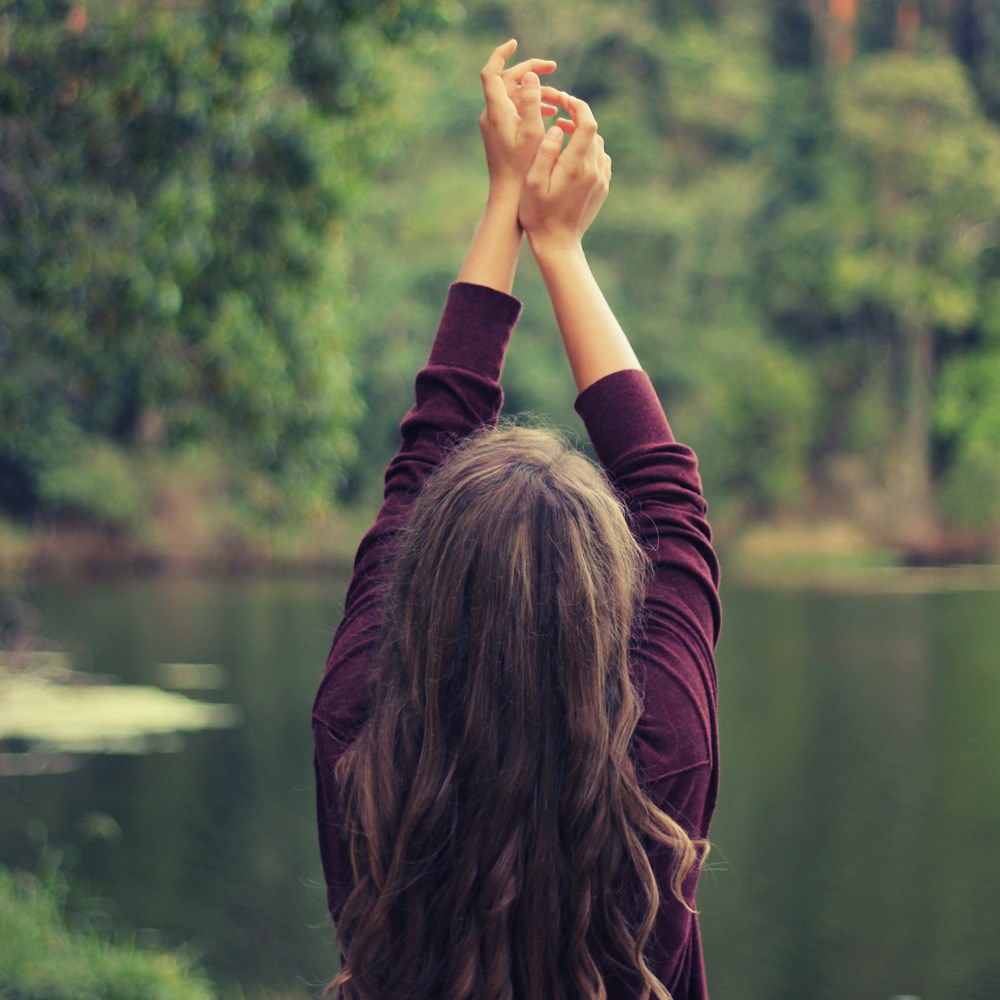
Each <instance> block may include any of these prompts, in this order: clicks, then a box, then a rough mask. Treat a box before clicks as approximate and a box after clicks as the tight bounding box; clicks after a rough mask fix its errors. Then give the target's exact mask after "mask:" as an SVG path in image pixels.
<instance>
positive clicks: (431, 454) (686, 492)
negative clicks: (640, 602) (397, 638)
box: [313, 283, 719, 1000]
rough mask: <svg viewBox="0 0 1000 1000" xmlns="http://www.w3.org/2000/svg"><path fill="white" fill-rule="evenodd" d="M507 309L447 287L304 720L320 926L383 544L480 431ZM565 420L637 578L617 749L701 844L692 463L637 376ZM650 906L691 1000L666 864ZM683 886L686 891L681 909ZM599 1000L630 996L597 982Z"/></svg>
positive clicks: (511, 307)
mask: <svg viewBox="0 0 1000 1000" xmlns="http://www.w3.org/2000/svg"><path fill="white" fill-rule="evenodd" d="M520 308H521V307H520V303H519V302H518V301H517V300H516V299H513V298H511V297H510V296H508V295H504V294H502V293H501V292H497V291H493V290H492V289H488V288H483V287H481V286H478V285H469V284H462V283H459V284H456V285H453V286H452V288H451V291H450V294H449V296H448V302H447V305H446V306H445V310H444V314H443V316H442V318H441V324H440V326H439V327H438V331H437V336H436V338H435V340H434V347H433V349H432V351H431V356H430V361H429V362H428V365H427V367H426V368H424V369H423V370H422V371H421V372H420V373H419V374H418V375H417V380H416V405H415V406H414V407H413V408H412V409H411V410H410V412H409V413H408V414H407V416H406V418H405V419H404V421H403V424H402V428H401V430H402V438H403V443H402V447H401V448H400V451H399V453H398V454H397V455H396V457H395V458H394V459H393V460H392V462H391V463H390V464H389V468H388V470H387V472H386V477H385V484H386V485H385V501H384V503H383V505H382V508H381V510H380V511H379V513H378V517H377V518H376V520H375V524H374V526H373V527H372V528H371V530H370V531H369V532H368V533H367V534H366V535H365V537H364V539H363V540H362V542H361V546H360V548H359V549H358V553H357V557H356V559H355V563H354V574H353V577H352V579H351V583H350V586H349V588H348V591H347V598H346V603H345V607H344V617H343V620H342V621H341V624H340V627H339V628H338V629H337V633H336V635H335V637H334V640H333V646H332V648H331V650H330V656H329V658H328V660H327V664H326V672H325V674H324V676H323V681H322V683H321V685H320V688H319V693H318V694H317V697H316V703H315V706H314V708H313V731H314V735H315V741H316V775H317V796H318V809H319V835H320V850H321V854H322V859H323V868H324V871H325V874H326V882H327V899H328V903H329V907H330V912H331V914H332V916H333V919H334V921H335V922H336V920H337V919H338V917H339V916H340V912H341V909H342V908H343V905H344V903H345V902H346V899H347V896H348V894H349V892H350V889H351V866H350V859H349V856H348V852H347V842H346V838H345V836H344V832H343V829H342V819H341V813H340V808H339V803H338V793H337V788H336V785H335V782H334V779H333V769H334V767H335V766H336V763H337V761H338V760H339V759H340V757H341V756H342V755H343V754H344V752H345V751H346V750H347V748H348V747H349V746H350V745H351V743H352V741H353V740H354V739H355V738H356V737H357V736H358V734H359V732H360V730H361V728H362V727H363V726H364V724H365V720H366V718H367V713H368V704H367V697H368V685H367V680H368V675H369V671H370V668H371V664H372V662H373V652H374V649H375V645H376V643H377V641H378V632H379V625H380V621H381V606H380V600H381V598H380V595H381V592H382V588H383V586H384V584H385V582H386V579H387V577H388V576H389V574H390V573H391V570H392V562H393V556H394V553H395V548H396V539H397V537H398V532H399V530H400V529H401V528H402V527H403V526H404V525H405V523H406V520H407V517H408V514H409V510H410V505H411V504H412V503H413V500H414V498H415V496H416V495H417V493H418V492H419V491H420V488H421V486H422V485H423V483H424V481H425V480H426V479H427V477H428V476H429V475H430V473H432V472H433V471H434V469H435V467H436V466H437V465H438V464H439V463H440V462H441V460H442V458H443V456H444V454H445V453H446V450H447V448H448V446H449V444H453V443H454V441H455V440H456V439H458V438H462V437H465V436H467V435H469V434H471V433H472V432H473V431H475V430H477V429H478V428H480V427H482V426H484V425H489V426H492V425H495V424H496V422H497V418H498V416H499V413H500V407H501V404H502V401H503V394H502V392H501V389H500V382H499V379H500V372H501V369H502V367H503V360H504V355H505V352H506V348H507V343H508V341H509V339H510V335H511V332H512V330H513V328H514V325H515V323H516V322H517V318H518V316H519V314H520ZM576 409H577V412H578V413H579V414H580V416H581V417H582V418H583V421H584V423H585V425H586V427H587V431H588V433H589V434H590V439H591V441H592V443H593V445H594V449H595V451H596V453H597V456H598V458H599V459H600V461H601V463H602V465H603V466H604V469H605V471H606V472H607V474H608V476H609V477H610V479H611V481H612V483H613V484H614V485H615V487H616V489H617V490H618V491H619V493H620V494H621V496H622V497H623V499H624V500H625V502H626V504H627V505H628V507H629V509H630V511H631V512H632V520H633V530H634V531H635V533H636V536H637V538H638V539H639V542H640V543H641V544H642V546H643V547H644V548H645V550H646V552H647V553H648V554H649V557H650V559H651V562H652V566H653V572H652V574H651V576H650V578H649V582H648V587H647V592H646V597H645V605H644V609H645V614H644V618H643V622H642V630H641V639H640V642H639V644H638V648H637V651H636V653H635V655H634V658H633V662H632V670H633V680H634V683H635V685H636V688H637V690H638V691H639V693H640V694H641V696H642V701H643V714H642V718H641V720H640V722H639V725H638V727H637V729H636V732H635V737H634V739H633V752H634V757H635V761H636V764H637V768H638V772H639V775H640V778H641V779H642V781H643V782H644V786H645V788H646V790H647V793H648V794H649V795H650V797H651V798H652V799H653V801H655V802H656V803H657V805H659V806H660V807H661V808H662V809H664V810H665V811H666V812H668V813H669V814H670V815H671V816H673V817H674V818H675V819H676V820H677V821H678V822H679V823H680V824H681V825H682V826H683V827H684V828H685V829H686V830H687V831H688V832H689V833H690V834H691V835H692V836H694V837H706V836H707V835H708V826H709V820H710V818H711V815H712V811H713V809H714V807H715V799H716V790H717V785H718V754H717V747H718V744H717V739H716V674H715V664H714V659H713V654H712V651H713V649H714V646H715V641H716V639H717V637H718V630H719V602H718V590H717V584H718V564H717V562H716V558H715V554H714V552H713V550H712V546H711V534H710V531H709V527H708V523H707V522H706V520H705V503H704V500H703V499H702V495H701V488H700V481H699V478H698V472H697V465H696V461H695V456H694V453H693V452H692V451H691V450H690V449H689V448H686V447H684V446H683V445H680V444H677V443H676V442H675V441H674V438H673V435H672V433H671V431H670V427H669V425H668V424H667V420H666V417H665V416H664V414H663V410H662V408H661V406H660V403H659V401H658V400H657V398H656V395H655V393H654V391H653V388H652V385H651V384H650V382H649V379H648V377H647V376H646V375H645V373H643V372H640V371H620V372H616V373H615V374H613V375H608V376H607V377H606V378H603V379H601V380H600V381H598V382H596V383H595V384H594V385H592V386H590V387H589V388H588V389H586V390H585V391H584V392H583V393H581V394H580V396H579V398H578V399H577V402H576ZM651 861H652V863H653V867H654V871H655V872H656V876H657V879H658V881H659V883H660V890H661V895H662V899H663V902H662V905H661V908H660V913H659V916H658V919H657V922H656V926H655V929H654V932H653V935H652V937H651V938H650V942H649V947H648V960H649V962H650V965H651V967H652V969H653V971H654V972H655V973H656V975H657V976H658V977H659V978H660V980H661V981H662V982H663V983H664V984H665V985H666V986H667V988H668V989H669V990H670V993H671V995H672V996H673V997H674V1000H705V998H707V996H708V992H707V989H706V986H705V972H704V963H703V960H702V952H701V941H700V936H699V932H698V921H697V918H696V917H695V916H692V915H691V913H689V912H688V910H686V909H685V908H684V907H683V906H681V905H680V904H679V903H678V902H677V900H676V899H675V898H674V897H673V896H672V894H671V892H670V888H669V867H670V857H669V854H665V853H664V852H662V851H661V852H659V853H658V854H654V855H653V856H652V858H651ZM695 882H696V879H695V878H692V879H691V880H690V882H689V885H688V887H687V890H688V892H689V894H690V897H689V898H690V901H692V902H693V899H694V890H695ZM608 987H609V990H608V993H609V998H610V1000H627V998H628V1000H630V998H632V997H634V996H635V995H636V991H635V989H634V986H631V987H630V986H629V985H627V984H625V983H624V982H617V981H614V980H612V979H611V978H610V977H609V979H608Z"/></svg>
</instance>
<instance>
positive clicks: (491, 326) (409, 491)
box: [313, 283, 521, 742]
mask: <svg viewBox="0 0 1000 1000" xmlns="http://www.w3.org/2000/svg"><path fill="white" fill-rule="evenodd" d="M520 310H521V305H520V303H519V302H518V301H517V300H516V299H514V298H511V297H510V296H509V295H504V294H503V293H502V292H497V291H494V290H493V289H490V288H485V287H483V286H480V285H470V284H464V283H457V284H455V285H452V287H451V290H450V292H449V294H448V301H447V303H446V305H445V308H444V312H443V314H442V316H441V322H440V324H439V326H438V330H437V334H436V336H435V338H434V345H433V347H432V349H431V355H430V360H429V361H428V363H427V366H426V367H424V368H423V369H421V371H420V372H419V373H418V374H417V377H416V386H415V390H416V402H415V404H414V406H413V407H412V408H411V409H410V411H409V412H408V413H407V414H406V417H405V418H404V419H403V422H402V425H401V427H400V432H401V436H402V444H401V446H400V449H399V452H398V453H397V454H396V456H395V458H393V460H392V461H391V462H390V463H389V467H388V469H387V470H386V474H385V495H384V500H383V503H382V506H381V509H380V510H379V512H378V515H377V516H376V518H375V523H374V524H373V525H372V527H371V529H370V530H369V531H368V532H367V534H366V535H365V536H364V538H363V539H362V540H361V544H360V546H359V548H358V552H357V555H356V556H355V560H354V571H353V574H352V577H351V582H350V585H349V586H348V590H347V597H346V599H345V602H344V615H343V618H342V620H341V623H340V627H339V628H338V629H337V633H336V635H335V636H334V640H333V645H332V647H331V649H330V655H329V657H328V659H327V664H326V671H325V674H324V677H323V682H322V685H321V687H320V690H319V694H318V696H317V699H316V703H315V706H314V710H313V718H314V720H315V721H316V722H317V723H320V724H321V725H323V726H325V727H327V728H328V729H329V730H331V732H332V733H333V734H334V736H336V737H338V738H339V739H340V740H341V741H347V742H349V741H350V740H351V739H353V737H354V736H355V735H356V733H357V731H358V729H359V727H360V726H361V725H362V724H363V722H364V719H365V717H366V712H367V706H366V704H365V699H366V690H367V676H368V671H369V668H370V666H371V654H372V652H373V648H374V643H375V641H376V637H377V633H378V629H379V625H380V623H381V599H382V593H383V590H384V587H385V584H386V582H387V580H388V577H389V574H390V573H391V568H392V561H393V557H394V555H395V552H396V543H397V539H398V538H399V534H400V531H401V530H402V529H403V528H404V527H405V526H406V522H407V520H408V517H409V512H410V508H411V506H412V504H413V501H414V500H415V499H416V497H417V495H418V493H419V492H420V489H421V487H422V486H423V484H424V482H425V481H426V479H427V477H428V476H429V475H430V474H431V473H432V472H433V471H434V470H435V469H436V468H437V466H438V465H439V464H440V463H441V461H442V460H443V458H444V457H445V456H446V455H447V454H448V452H449V450H450V449H451V448H453V447H454V445H455V444H456V443H458V442H459V441H461V440H462V439H463V438H465V437H467V436H468V435H470V434H473V433H475V432H476V431H477V430H479V429H480V428H481V427H484V426H494V425H495V424H496V422H497V418H498V416H499V413H500V408H501V406H502V403H503V393H502V391H501V389H500V381H499V380H500V373H501V370H502V368H503V361H504V355H505V353H506V349H507V344H508V342H509V340H510V335H511V332H512V331H513V328H514V325H515V323H516V322H517V319H518V316H519V315H520Z"/></svg>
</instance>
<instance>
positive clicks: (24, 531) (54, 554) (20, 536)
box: [0, 508, 373, 584]
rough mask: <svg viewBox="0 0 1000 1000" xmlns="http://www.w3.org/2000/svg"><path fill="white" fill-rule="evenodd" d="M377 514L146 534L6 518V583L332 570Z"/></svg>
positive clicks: (179, 527) (343, 562)
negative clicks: (115, 577)
mask: <svg viewBox="0 0 1000 1000" xmlns="http://www.w3.org/2000/svg"><path fill="white" fill-rule="evenodd" d="M372 516H373V512H372V511H370V510H368V509H360V508H359V509H352V510H346V511H336V512H332V511H331V512H325V513H323V514H321V515H317V516H313V517H311V518H309V519H307V520H306V521H305V522H304V523H299V524H279V525H271V526H269V525H266V524H264V523H255V522H253V521H252V520H250V519H244V520H243V521H242V522H237V521H235V520H234V519H213V518H210V517H200V518H198V519H189V520H181V521H178V520H176V519H172V520H169V521H168V520H154V521H152V522H150V523H148V524H146V525H145V526H144V527H143V529H142V530H140V531H134V530H130V529H126V528H122V527H120V526H104V525H99V524H94V523H92V522H88V521H86V520H82V519H77V518H51V519H47V520H40V521H38V522H36V523H34V524H32V525H30V526H26V525H22V524H17V523H15V522H13V521H10V520H5V519H2V518H0V584H10V583H12V582H14V581H20V580H36V579H70V580H76V579H87V578H92V577H111V576H122V575H164V574H168V575H193V576H232V575H242V574H246V573H265V572H267V573H282V572H295V573H315V572H328V571H330V570H336V569H342V568H343V567H345V566H349V565H350V563H351V561H352V559H353V558H354V550H355V548H356V547H357V543H358V540H359V539H360V537H361V535H362V533H363V532H364V531H365V529H366V528H367V527H368V525H369V524H370V522H371V518H372Z"/></svg>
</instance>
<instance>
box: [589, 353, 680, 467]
mask: <svg viewBox="0 0 1000 1000" xmlns="http://www.w3.org/2000/svg"><path fill="white" fill-rule="evenodd" d="M575 408H576V412H577V413H578V414H579V415H580V417H581V418H582V419H583V423H584V425H585V426H586V428H587V433H588V434H589V435H590V441H591V443H592V444H593V446H594V451H595V452H596V453H597V457H598V458H599V459H600V460H601V463H602V464H603V465H610V464H611V463H613V462H614V461H615V460H616V459H618V458H620V457H621V456H622V455H624V454H626V453H627V452H629V451H631V450H632V449H634V448H636V447H642V446H644V445H652V444H672V443H673V442H674V435H673V432H672V431H671V430H670V424H669V423H667V418H666V416H665V415H664V413H663V407H662V406H661V405H660V400H659V399H658V398H657V395H656V390H654V389H653V383H652V382H650V381H649V376H648V375H647V374H646V373H645V372H644V371H642V370H641V369H638V368H626V369H624V370H622V371H618V372H613V373H612V374H610V375H605V376H604V378H602V379H598V380H597V381H596V382H594V384H593V385H590V386H588V387H587V388H586V389H584V390H583V392H581V393H580V395H579V396H577V399H576V404H575Z"/></svg>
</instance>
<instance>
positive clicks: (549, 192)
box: [458, 39, 640, 392]
mask: <svg viewBox="0 0 1000 1000" xmlns="http://www.w3.org/2000/svg"><path fill="white" fill-rule="evenodd" d="M516 48H517V42H516V41H515V40H513V39H511V40H510V41H509V42H505V43H504V44H503V45H500V46H498V47H497V48H496V49H495V50H494V51H493V53H492V54H491V55H490V58H489V59H488V60H487V62H486V65H485V66H483V69H482V72H481V74H480V75H481V79H482V84H483V94H484V96H485V98H486V107H485V108H484V110H483V113H482V115H481V116H480V120H479V127H480V132H481V133H482V137H483V145H484V147H485V150H486V164H487V169H488V171H489V177H490V193H489V198H488V200H487V203H486V209H485V210H484V212H483V216H482V218H481V219H480V222H479V226H478V227H477V229H476V234H475V236H474V237H473V240H472V244H471V246H470V247H469V250H468V252H467V254H466V257H465V261H464V262H463V264H462V268H461V270H460V271H459V274H458V280H459V281H467V282H471V283H474V284H480V285H486V286H487V287H490V288H495V289H497V290H498V291H502V292H507V293H510V291H511V289H512V288H513V283H514V272H515V270H516V268H517V258H518V254H519V251H520V246H521V238H522V235H523V234H524V233H527V236H528V241H529V243H530V244H531V249H532V252H533V253H534V255H535V260H536V261H537V263H538V267H539V270H540V271H541V274H542V278H543V279H544V281H545V285H546V288H547V289H548V292H549V298H550V299H551V301H552V307H553V310H554V312H555V316H556V322H557V323H558V325H559V330H560V333H561V335H562V339H563V344H564V346H565V349H566V354H567V357H568V358H569V362H570V367H571V368H572V370H573V377H574V379H575V381H576V385H577V389H578V390H579V391H581V392H582V391H583V390H584V389H586V388H587V387H588V386H590V385H593V383H594V382H596V381H598V380H599V379H601V378H604V377H605V376H606V375H610V374H612V373H613V372H616V371H622V370H624V369H637V368H639V367H640V365H639V361H638V359H637V358H636V356H635V352H634V351H633V350H632V346H631V344H630V343H629V341H628V337H627V336H626V335H625V332H624V331H623V330H622V328H621V325H620V324H619V323H618V320H617V319H616V318H615V315H614V313H613V312H612V310H611V307H610V306H609V305H608V302H607V300H606V299H605V297H604V294H603V292H602V291H601V289H600V287H599V286H598V284H597V281H596V279H595V278H594V275H593V272H592V271H591V269H590V265H589V263H588V262H587V257H586V255H585V253H584V251H583V236H584V234H585V233H586V232H587V230H588V229H589V227H590V225H591V223H592V222H593V221H594V219H595V218H596V217H597V214H598V212H599V211H600V209H601V206H602V205H603V204H604V200H605V198H607V195H608V188H609V185H610V182H611V157H610V156H608V155H607V153H606V152H605V151H604V139H603V138H602V137H601V135H600V133H599V132H598V127H597V121H596V119H595V118H594V115H593V112H592V111H591V109H590V107H589V105H587V103H586V102H585V101H582V100H580V99H579V98H576V97H571V96H570V95H569V94H566V93H565V92H563V91H559V90H556V89H555V88H553V87H548V86H542V85H541V81H540V79H539V77H540V76H541V75H545V74H547V73H551V72H553V70H555V68H556V64H555V62H553V61H552V60H550V59H528V60H525V61H524V62H521V63H518V64H517V65H516V66H513V67H511V68H510V69H504V65H505V63H506V62H507V60H508V59H509V58H510V57H511V56H512V55H513V54H514V51H515V49H516ZM560 108H561V109H562V110H564V111H565V112H566V113H567V114H568V115H569V117H568V118H560V119H558V120H557V122H556V123H555V124H554V125H553V126H552V127H551V128H550V129H549V130H548V131H547V132H546V131H545V126H544V123H543V117H545V116H550V115H553V114H556V113H557V112H558V110H559V109H560ZM566 135H569V137H570V139H569V142H568V143H566V145H565V148H563V139H564V137H565V136H566Z"/></svg>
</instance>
